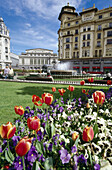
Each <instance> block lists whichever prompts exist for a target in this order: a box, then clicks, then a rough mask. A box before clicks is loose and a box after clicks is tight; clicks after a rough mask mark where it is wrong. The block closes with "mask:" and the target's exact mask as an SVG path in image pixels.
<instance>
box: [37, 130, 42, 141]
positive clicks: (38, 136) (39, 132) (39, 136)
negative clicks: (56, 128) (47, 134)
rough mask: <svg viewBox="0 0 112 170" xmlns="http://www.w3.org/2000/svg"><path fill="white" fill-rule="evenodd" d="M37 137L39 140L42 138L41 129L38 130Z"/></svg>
mask: <svg viewBox="0 0 112 170" xmlns="http://www.w3.org/2000/svg"><path fill="white" fill-rule="evenodd" d="M37 139H38V141H41V140H42V139H43V134H42V132H41V130H39V131H38V132H37Z"/></svg>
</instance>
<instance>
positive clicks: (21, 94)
mask: <svg viewBox="0 0 112 170" xmlns="http://www.w3.org/2000/svg"><path fill="white" fill-rule="evenodd" d="M52 87H56V88H57V89H58V88H64V89H67V87H68V85H53V84H33V83H16V82H2V81H0V124H2V123H7V122H8V121H13V118H15V117H18V115H16V114H15V112H14V106H15V105H17V106H19V105H22V106H23V107H24V108H25V107H26V106H30V107H33V103H32V95H33V94H35V95H38V96H40V97H41V94H43V93H44V92H49V93H52ZM81 88H82V87H81V86H75V91H74V97H80V95H81ZM83 88H87V89H90V87H89V86H88V87H87V86H86V87H85V86H83ZM93 88H94V87H93ZM95 88H96V89H101V87H95ZM103 88H104V89H105V90H106V89H107V87H103ZM55 95H56V97H59V93H58V90H57V91H56V92H55ZM67 97H68V93H65V94H64V99H65V100H66V98H67Z"/></svg>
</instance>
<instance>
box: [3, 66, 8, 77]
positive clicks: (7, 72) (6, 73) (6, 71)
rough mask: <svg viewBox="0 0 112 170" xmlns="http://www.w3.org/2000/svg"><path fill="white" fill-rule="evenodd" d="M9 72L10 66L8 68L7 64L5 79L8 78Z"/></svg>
mask: <svg viewBox="0 0 112 170" xmlns="http://www.w3.org/2000/svg"><path fill="white" fill-rule="evenodd" d="M8 74H9V68H8V66H6V67H5V69H4V75H5V79H7V77H8Z"/></svg>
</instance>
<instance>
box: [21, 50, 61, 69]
mask: <svg viewBox="0 0 112 170" xmlns="http://www.w3.org/2000/svg"><path fill="white" fill-rule="evenodd" d="M57 61H58V56H57V54H56V53H53V50H48V49H43V48H35V49H28V50H26V52H25V53H21V55H20V56H19V68H21V69H22V68H25V69H41V68H42V66H43V65H47V66H49V67H51V68H52V67H55V64H56V63H57Z"/></svg>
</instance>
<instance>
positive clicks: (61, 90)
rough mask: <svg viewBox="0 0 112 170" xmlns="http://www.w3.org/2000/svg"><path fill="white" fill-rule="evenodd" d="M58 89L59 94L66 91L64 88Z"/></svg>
mask: <svg viewBox="0 0 112 170" xmlns="http://www.w3.org/2000/svg"><path fill="white" fill-rule="evenodd" d="M58 91H59V93H60V95H61V96H63V93H65V92H66V90H64V89H58Z"/></svg>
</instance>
